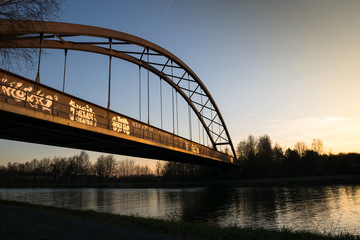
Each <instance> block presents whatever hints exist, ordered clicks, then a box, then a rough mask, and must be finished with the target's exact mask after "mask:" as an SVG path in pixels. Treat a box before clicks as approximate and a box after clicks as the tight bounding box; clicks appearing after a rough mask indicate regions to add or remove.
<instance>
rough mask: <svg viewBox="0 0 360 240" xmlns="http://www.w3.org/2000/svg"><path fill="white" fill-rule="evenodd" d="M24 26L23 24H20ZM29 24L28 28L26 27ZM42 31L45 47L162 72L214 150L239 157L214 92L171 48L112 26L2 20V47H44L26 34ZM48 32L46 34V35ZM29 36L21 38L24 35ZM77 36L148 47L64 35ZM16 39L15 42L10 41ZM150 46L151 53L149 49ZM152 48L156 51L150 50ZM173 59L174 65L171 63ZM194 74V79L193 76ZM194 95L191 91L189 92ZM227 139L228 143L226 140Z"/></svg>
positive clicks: (0, 24) (156, 72) (160, 74)
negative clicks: (174, 71)
mask: <svg viewBox="0 0 360 240" xmlns="http://www.w3.org/2000/svg"><path fill="white" fill-rule="evenodd" d="M19 26H20V27H19ZM24 26H26V28H24ZM39 33H40V34H42V35H44V36H45V37H44V39H43V40H42V44H41V48H52V49H69V50H78V51H86V52H93V53H98V54H103V55H109V56H112V57H116V58H120V59H123V60H125V61H128V62H131V63H134V64H137V65H138V66H141V67H143V68H144V69H148V70H149V71H151V72H152V73H154V74H156V75H158V76H159V77H160V78H162V79H164V80H165V81H166V82H167V83H168V84H170V86H171V87H172V88H174V89H175V90H176V91H177V92H178V93H179V94H180V95H181V96H182V97H183V98H184V100H185V101H186V102H187V103H188V104H189V106H190V107H191V108H192V110H193V111H194V113H195V114H196V116H197V117H198V119H199V120H200V122H201V124H202V125H203V127H204V129H205V131H206V132H207V135H208V137H209V139H210V141H211V143H212V145H213V148H214V149H217V145H229V146H230V148H231V150H232V153H233V156H234V157H235V158H236V153H235V149H234V146H233V143H232V141H231V138H230V135H229V132H228V130H227V127H226V125H225V121H224V120H223V117H222V115H221V113H220V111H219V108H218V107H217V105H216V103H215V101H214V99H213V98H212V96H211V94H210V92H209V91H208V89H207V88H206V87H205V85H204V84H203V83H202V81H201V80H200V79H199V77H198V76H197V75H196V74H195V73H194V72H193V71H192V70H191V69H190V68H189V67H188V66H187V65H186V64H185V63H184V62H182V61H181V60H180V59H179V58H177V57H176V56H175V55H173V54H172V53H170V52H169V51H167V50H165V49H164V48H162V47H160V46H158V45H156V44H154V43H152V42H149V41H147V40H145V39H142V38H139V37H136V36H133V35H130V34H126V33H123V32H118V31H114V30H110V29H104V28H98V27H92V26H86V25H79V24H69V23H57V22H36V21H17V20H0V40H1V39H4V38H6V39H7V40H6V41H0V48H40V41H39V38H36V37H34V36H31V37H29V36H26V35H28V34H39ZM45 34H46V35H45ZM24 35H25V37H21V36H24ZM70 36H71V37H76V36H87V37H99V38H105V39H110V38H111V39H112V40H116V41H119V42H115V43H116V44H119V45H120V44H123V45H125V44H132V45H137V46H140V47H143V48H144V51H143V52H134V51H117V50H114V49H108V48H104V47H100V46H96V45H95V44H97V45H99V44H108V42H71V41H66V40H64V38H66V37H70ZM51 38H57V39H58V40H48V39H51ZM9 40H13V41H9ZM146 49H147V50H148V52H146ZM149 50H151V51H152V52H151V53H149ZM129 54H136V55H141V56H139V59H138V58H136V57H134V56H131V55H129ZM144 55H148V56H149V55H151V56H162V57H165V58H166V59H167V62H166V63H165V64H159V63H155V62H147V61H144V60H142V57H143V56H144ZM169 61H171V62H172V63H175V65H173V64H171V65H170V64H168V63H169ZM152 65H156V66H161V67H162V69H161V70H159V69H157V68H156V67H154V66H152ZM165 68H173V69H174V68H176V69H182V70H183V71H184V73H183V75H182V76H181V77H179V76H175V75H170V74H165V73H164V72H163V71H164V70H165ZM186 73H187V74H188V78H186V79H185V78H184V77H185V75H186ZM190 77H191V79H190ZM173 78H176V79H179V81H178V82H177V83H175V82H174V81H173ZM182 80H184V81H188V82H189V83H190V82H193V83H196V84H197V86H196V88H195V90H191V89H190V87H189V89H185V88H183V87H180V85H179V84H180V82H181V81H182ZM199 88H200V91H201V92H196V90H197V89H199ZM183 90H185V91H188V92H189V93H190V92H191V93H192V94H191V96H187V95H186V93H185V92H184V91H183ZM195 93H196V94H198V95H200V96H204V97H207V99H205V101H206V102H205V104H199V103H198V102H195V101H193V100H192V99H191V97H192V96H193V95H194V94H195ZM189 95H190V94H189ZM209 102H210V104H211V106H210V107H207V106H206V105H207V104H208V103H209ZM195 104H197V105H199V106H201V109H200V110H198V109H197V107H196V106H195ZM204 108H207V109H210V111H214V112H215V113H216V115H215V118H216V117H218V118H219V120H220V123H217V122H215V121H214V119H215V118H213V119H211V120H210V119H209V118H208V117H206V116H205V115H204V114H203V113H202V112H203V109H204ZM204 119H208V120H210V124H209V126H207V125H206V123H205V121H204ZM213 123H216V124H218V125H219V126H220V127H221V128H222V130H221V129H220V130H219V132H220V133H219V134H217V133H215V132H213V131H212V130H210V125H212V124H213ZM224 132H225V134H226V138H227V139H225V138H223V137H222V136H221V135H222V134H223V133H224ZM213 135H215V136H217V139H216V140H214V138H213ZM219 138H221V139H223V140H224V141H225V142H220V143H217V140H218V139H219ZM226 141H227V142H226Z"/></svg>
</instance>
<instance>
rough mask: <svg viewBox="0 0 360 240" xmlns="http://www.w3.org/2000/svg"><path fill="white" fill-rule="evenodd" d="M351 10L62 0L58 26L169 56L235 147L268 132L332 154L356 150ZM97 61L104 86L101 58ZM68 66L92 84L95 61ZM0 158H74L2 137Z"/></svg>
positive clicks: (358, 48) (218, 1)
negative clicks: (137, 42) (200, 90)
mask: <svg viewBox="0 0 360 240" xmlns="http://www.w3.org/2000/svg"><path fill="white" fill-rule="evenodd" d="M359 12H360V1H357V0H354V1H350V0H342V1H338V0H316V1H314V0H309V1H307V0H303V1H290V0H282V1H280V0H278V1H277V0H264V1H257V0H251V1H245V0H244V1H242V0H233V1H230V0H196V1H194V0H181V1H180V0H152V1H148V0H132V1H115V0H104V1H95V0H87V1H70V0H68V1H67V2H66V4H65V5H64V6H63V11H62V15H61V16H60V18H59V21H61V22H68V23H78V24H85V25H92V26H98V27H103V28H110V29H113V30H117V31H122V32H125V33H129V34H132V35H135V36H139V37H141V38H144V39H147V40H149V41H151V42H153V43H156V44H158V45H160V46H162V47H163V48H165V49H167V50H169V51H170V52H172V53H173V54H174V55H176V56H177V57H178V58H180V59H181V60H182V61H183V62H185V63H186V64H187V65H188V66H189V67H190V68H191V69H192V70H193V71H194V72H195V73H196V74H197V75H198V76H199V77H200V79H201V80H202V81H203V83H204V84H205V85H206V87H207V88H208V90H209V91H210V93H211V94H212V96H213V98H214V99H215V101H216V103H217V105H218V107H219V108H220V111H221V113H222V115H223V117H224V119H225V122H226V124H227V127H228V130H229V132H230V135H231V137H232V140H233V142H234V144H235V145H237V144H238V143H239V142H240V141H241V140H243V139H246V138H247V137H248V135H249V134H252V135H254V136H255V137H258V136H261V135H264V134H268V135H269V136H270V137H271V139H272V142H273V144H275V143H278V144H279V145H280V146H282V147H283V148H288V147H291V148H293V147H294V145H295V144H296V142H298V141H302V142H305V143H306V144H307V145H308V146H311V142H312V139H314V138H319V139H322V140H323V143H324V149H325V151H326V152H329V151H332V152H333V153H339V152H360V109H359V103H360V94H359V90H360V27H359V23H360V14H359ZM58 55H59V56H62V55H60V54H57V53H56V52H54V53H53V54H52V53H51V52H49V56H46V57H45V58H48V59H49V63H46V64H48V65H46V64H45V66H46V67H43V66H42V72H41V76H42V80H44V81H45V82H46V83H49V85H51V84H53V85H54V86H55V85H56V84H55V83H52V81H55V80H53V78H51V77H52V76H54V75H55V74H53V73H54V71H55V70H54V71H52V68H54V69H55V68H56V67H57V66H58V65H61V66H60V68H59V69H60V70H58V72H59V73H61V69H62V64H63V56H62V58H61V57H59V60H54V61H53V62H52V61H50V60H51V59H55V58H57V56H58ZM72 56H73V59H75V57H78V56H77V55H76V54H75V53H74V54H73V55H72ZM86 56H87V55H86ZM69 58H71V54H69ZM84 59H85V58H84ZM100 60H101V61H102V65H104V66H102V65H101V64H100V65H101V66H100V67H99V69H100V68H101V69H102V70H99V72H104V73H105V74H103V75H101V74H100V73H99V75H98V76H97V79H98V80H99V79H102V78H103V81H104V87H105V88H106V82H107V79H108V76H107V74H106V71H107V63H108V58H106V57H102V58H101V59H100ZM100 60H99V61H100ZM69 61H70V64H71V61H73V64H76V65H79V66H77V67H76V68H77V70H78V71H80V72H81V73H77V74H81V75H79V76H82V77H83V78H88V79H92V76H91V73H90V70H89V72H87V71H85V70H84V69H91V67H90V66H92V65H93V64H96V61H93V62H89V63H87V62H86V60H82V61H81V62H79V61H78V62H76V63H75V60H69ZM89 61H90V60H89ZM80 63H81V66H80ZM46 71H48V72H46ZM74 71H75V68H74ZM129 71H130V70H129ZM70 72H71V71H70ZM87 74H88V75H87ZM129 76H131V75H129ZM134 76H136V72H135V74H134ZM30 77H32V76H30ZM32 78H33V77H32ZM56 78H57V79H62V75H59V76H57V77H56ZM54 79H55V78H54ZM136 80H137V79H134V81H136ZM91 83H92V82H91V81H90V80H89V81H88V82H87V86H86V87H85V89H87V88H91ZM69 86H71V85H69ZM93 88H94V87H93ZM125 91H126V90H124V89H119V92H125ZM85 93H86V91H85ZM85 93H84V92H82V93H81V92H74V94H75V95H77V96H80V97H84V98H86V95H84V94H85ZM124 94H125V93H124ZM104 99H106V96H104ZM99 102H100V103H103V99H99ZM129 104H131V103H129ZM133 108H134V109H137V105H136V104H134V105H133ZM129 111H130V110H129ZM0 151H1V155H0V164H4V163H7V162H9V161H19V162H23V161H31V160H32V159H33V158H38V159H41V158H43V157H51V158H52V157H54V156H70V155H74V154H77V153H79V152H80V151H79V150H72V149H63V148H56V147H45V146H40V145H35V144H27V143H18V142H13V141H6V140H0ZM99 154H100V153H91V156H92V157H91V158H92V160H93V161H94V160H95V159H96V157H97V156H98V155H99ZM117 158H118V159H124V158H125V157H120V156H119V157H117ZM143 162H144V163H145V161H140V163H143Z"/></svg>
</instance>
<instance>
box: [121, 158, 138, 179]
mask: <svg viewBox="0 0 360 240" xmlns="http://www.w3.org/2000/svg"><path fill="white" fill-rule="evenodd" d="M134 174H135V161H134V160H130V159H125V160H122V161H120V162H119V175H120V176H121V177H129V176H131V175H134Z"/></svg>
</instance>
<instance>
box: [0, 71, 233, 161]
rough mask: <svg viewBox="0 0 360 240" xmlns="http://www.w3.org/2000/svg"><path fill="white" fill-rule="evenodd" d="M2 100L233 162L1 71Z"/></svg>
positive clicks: (200, 146) (169, 135)
mask: <svg viewBox="0 0 360 240" xmlns="http://www.w3.org/2000/svg"><path fill="white" fill-rule="evenodd" d="M0 88H1V89H0V102H5V103H8V104H11V105H17V106H20V107H24V108H26V109H32V110H35V111H39V112H43V113H46V114H50V115H53V116H57V117H61V118H64V119H68V120H71V121H75V122H78V123H82V124H86V125H89V126H94V127H100V128H103V129H108V130H112V131H114V132H116V133H117V134H126V135H130V136H134V137H137V138H141V139H144V140H150V141H152V142H155V143H159V144H163V145H166V146H171V147H174V148H179V149H183V150H186V151H188V152H191V153H193V154H198V155H203V156H207V157H213V158H216V159H220V160H222V161H224V162H229V163H232V162H233V158H232V157H231V156H229V155H228V154H225V153H222V152H219V151H216V150H214V149H212V148H209V147H206V146H203V145H201V144H198V143H196V142H193V141H190V140H187V139H185V138H182V137H179V136H176V135H174V134H171V133H169V132H166V131H164V130H161V129H158V128H155V127H151V126H149V125H147V124H144V123H142V122H140V121H137V120H134V119H131V118H128V117H125V116H123V115H120V114H118V113H116V112H113V111H111V110H107V109H105V108H103V107H99V106H97V105H95V104H92V103H89V102H87V101H84V100H81V99H79V98H76V97H73V96H71V95H68V94H66V93H63V92H60V91H58V90H55V89H51V88H50V87H47V86H45V85H42V84H38V83H35V82H33V81H30V80H27V79H19V78H16V77H13V76H11V75H7V74H4V73H1V72H0Z"/></svg>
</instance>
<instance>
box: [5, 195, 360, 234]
mask: <svg viewBox="0 0 360 240" xmlns="http://www.w3.org/2000/svg"><path fill="white" fill-rule="evenodd" d="M0 204H11V205H15V206H19V207H25V208H32V209H37V210H39V211H44V212H48V213H52V214H56V215H62V216H65V217H69V218H75V219H79V220H87V221H95V222H100V223H109V224H114V225H121V226H128V227H131V228H135V229H140V230H145V231H149V232H155V233H167V234H170V235H173V236H176V237H180V238H185V239H229V240H231V239H241V240H250V239H251V240H253V239H258V240H261V239H266V240H271V239H280V240H281V239H295V240H296V239H306V240H315V239H316V240H317V239H319V240H320V239H325V240H327V239H328V240H333V239H343V240H353V239H357V240H360V236H357V235H353V234H350V233H343V234H337V235H334V234H331V233H326V234H320V233H312V232H309V231H294V230H290V229H286V228H283V229H278V230H269V229H264V228H253V227H219V226H214V225H208V224H202V223H193V222H175V221H165V220H159V219H152V218H143V217H138V216H122V215H117V214H111V213H99V212H96V211H93V210H75V209H68V208H59V207H51V206H43V205H36V204H30V203H24V202H16V201H7V200H0Z"/></svg>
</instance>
